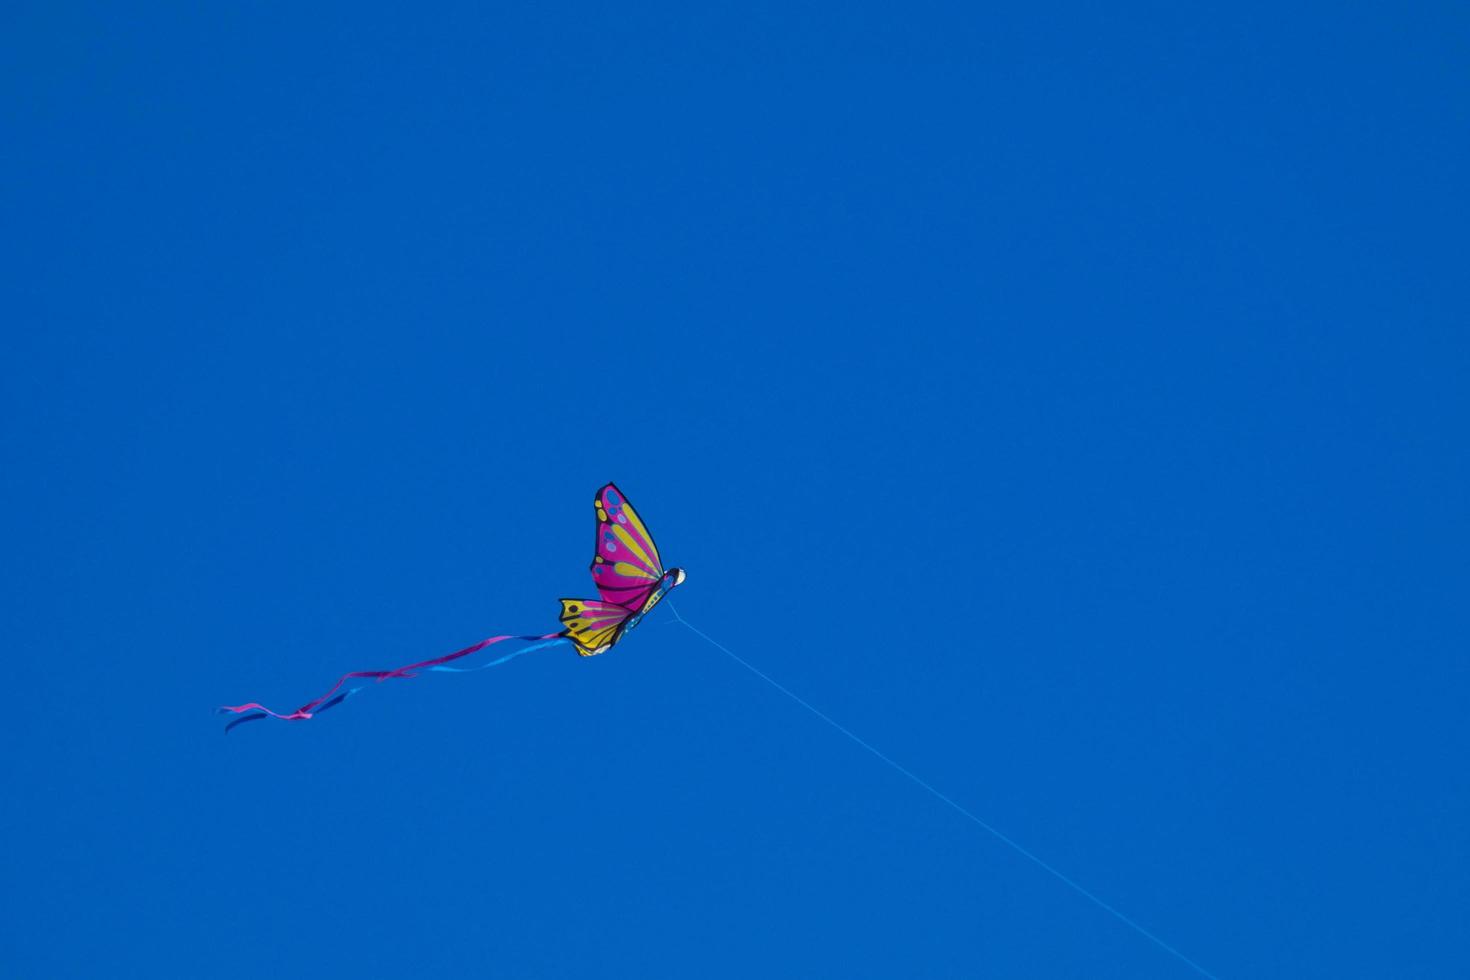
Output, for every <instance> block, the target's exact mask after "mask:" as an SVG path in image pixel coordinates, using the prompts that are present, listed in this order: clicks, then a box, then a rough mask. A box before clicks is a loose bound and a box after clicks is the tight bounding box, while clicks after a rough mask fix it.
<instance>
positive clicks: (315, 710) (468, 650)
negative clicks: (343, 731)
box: [219, 633, 566, 732]
mask: <svg viewBox="0 0 1470 980" xmlns="http://www.w3.org/2000/svg"><path fill="white" fill-rule="evenodd" d="M564 639H566V637H565V634H562V633H547V634H545V635H544V636H492V637H490V638H489V639H487V640H481V641H480V642H479V643H474V644H471V645H470V646H467V647H465V648H464V649H463V650H456V651H454V652H453V653H446V654H444V656H442V657H434V658H433V659H431V660H421V661H419V662H418V663H415V664H407V665H406V666H403V667H395V668H394V669H393V670H354V671H349V672H348V673H346V674H343V675H342V676H341V677H339V678H337V683H335V684H333V685H332V686H331V687H330V688H328V690H327V692H326V693H325V694H323V695H322V696H321V697H319V698H316V699H314V700H311V701H308V702H306V703H305V704H303V705H302V706H301V707H299V708H297V709H296V710H295V711H292V712H289V713H282V712H279V711H272V710H271V709H270V708H267V707H266V706H265V705H263V704H260V703H258V702H255V701H251V702H249V703H248V704H233V705H231V704H226V705H221V706H220V708H219V713H220V714H235V715H242V716H243V717H240V718H236V719H235V720H234V721H232V722H230V723H229V724H228V725H226V726H225V731H227V732H228V731H229V730H230V729H232V728H234V727H235V726H236V725H243V724H245V723H246V722H247V721H260V720H261V719H263V718H279V719H280V720H282V721H306V720H308V719H310V718H313V717H315V716H316V715H319V714H321V713H322V712H323V711H326V710H327V709H328V708H334V707H336V706H337V705H339V704H341V703H342V702H343V701H345V700H346V699H347V698H349V697H351V696H352V695H354V694H356V693H357V692H358V691H360V690H362V688H363V686H364V685H358V686H357V687H350V688H348V689H347V690H345V691H343V690H342V687H343V685H344V684H346V683H347V682H348V681H352V680H371V681H375V682H377V683H382V682H383V681H386V680H390V679H392V678H394V677H416V676H418V672H419V671H421V670H437V671H445V672H447V673H455V674H462V673H469V672H471V671H476V670H484V669H485V668H486V667H494V666H496V665H497V664H503V663H505V662H506V661H507V660H514V659H515V658H516V657H519V656H520V655H521V654H523V653H530V652H531V651H532V650H540V649H541V648H542V647H549V646H552V645H554V644H556V643H558V642H560V641H562V640H564ZM506 640H527V641H538V642H534V643H532V644H531V645H530V646H528V647H522V648H521V649H519V650H516V651H514V652H512V653H508V654H506V655H505V656H503V657H499V658H497V659H495V660H492V661H490V662H489V663H486V664H481V665H480V666H478V667H446V666H444V665H445V664H447V663H449V662H451V661H454V660H458V659H460V658H461V657H468V656H469V655H470V654H472V653H479V652H480V651H481V650H483V649H485V648H486V647H488V646H493V645H494V644H496V643H502V642H504V641H506ZM339 692H340V693H339Z"/></svg>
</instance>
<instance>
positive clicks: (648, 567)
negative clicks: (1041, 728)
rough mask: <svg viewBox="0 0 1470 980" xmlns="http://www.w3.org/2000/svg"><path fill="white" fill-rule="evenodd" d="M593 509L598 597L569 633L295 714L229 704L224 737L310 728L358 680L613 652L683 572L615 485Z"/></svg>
mask: <svg viewBox="0 0 1470 980" xmlns="http://www.w3.org/2000/svg"><path fill="white" fill-rule="evenodd" d="M593 506H594V507H595V508H596V511H597V544H596V547H595V548H594V550H593V555H592V565H591V570H592V581H593V583H594V584H595V585H596V586H597V594H598V598H597V599H562V600H561V622H562V625H563V626H565V627H566V628H565V629H563V630H562V631H561V632H559V633H546V634H544V635H533V636H512V635H503V636H492V637H490V638H488V639H484V640H481V641H480V642H479V643H474V644H471V645H470V646H467V647H465V648H464V649H463V650H456V651H455V652H454V653H446V654H444V655H443V656H441V657H434V658H433V659H430V660H421V661H419V662H418V663H413V664H408V665H406V666H403V667H395V668H394V669H392V670H354V671H350V672H348V673H346V674H343V675H342V676H341V677H339V678H338V679H337V683H335V684H333V685H332V686H331V687H330V688H329V689H328V690H327V692H326V693H325V694H323V695H322V696H321V697H318V698H315V699H313V700H311V701H308V702H306V704H303V705H302V706H301V707H299V708H297V709H296V710H295V711H291V712H278V711H272V710H271V709H270V708H267V707H266V706H265V705H263V704H260V703H258V702H255V701H251V702H249V703H247V704H237V705H223V706H222V707H220V709H219V711H220V713H221V714H234V715H240V716H241V717H239V718H236V719H235V720H234V721H231V722H230V723H229V724H228V725H226V726H225V731H229V730H230V729H231V728H234V727H235V726H236V725H243V724H244V723H246V722H247V721H259V720H261V719H263V718H279V719H280V720H282V721H306V720H308V719H310V718H314V717H316V716H317V715H319V714H321V713H322V712H323V711H326V710H327V709H329V708H334V707H336V706H337V705H339V704H341V703H342V702H343V701H345V700H347V698H349V697H351V696H352V695H353V694H356V693H357V692H358V691H360V690H362V688H363V686H365V685H359V686H357V687H348V688H347V689H346V690H343V686H344V685H346V684H348V683H349V682H350V681H354V680H364V681H374V682H377V683H381V682H383V681H386V680H391V679H393V678H396V677H415V676H417V675H418V674H419V672H421V671H444V672H447V673H468V672H470V671H475V670H484V669H485V668H486V667H495V666H498V665H500V664H503V663H505V662H506V661H509V660H513V659H514V658H516V657H519V656H521V655H522V654H526V653H531V652H532V651H534V650H541V649H544V648H546V647H550V646H557V645H567V644H570V645H571V647H572V648H573V649H574V650H576V651H577V653H578V654H579V655H581V656H583V657H595V656H597V655H598V654H600V653H606V652H607V651H609V650H611V649H612V648H613V647H614V646H616V645H617V643H618V641H619V640H621V639H622V638H623V637H624V636H626V635H627V633H628V631H629V630H631V629H633V628H634V627H635V626H637V625H638V624H639V623H640V622H642V620H643V617H645V616H647V615H648V614H649V613H650V612H652V611H653V608H654V606H657V605H658V603H659V601H660V600H661V599H663V598H664V596H666V595H668V594H669V592H670V591H671V590H672V589H675V588H677V587H678V586H680V585H682V584H683V583H684V570H683V569H682V568H670V569H667V570H665V569H664V566H663V560H662V559H661V558H660V557H659V554H658V548H657V546H656V545H654V543H653V535H652V534H650V533H649V531H648V526H647V525H646V524H644V523H643V519H642V518H640V517H639V516H638V511H636V510H634V509H633V505H632V503H631V502H629V500H628V498H627V497H626V496H624V495H623V492H622V491H621V490H619V489H618V488H617V486H616V485H614V484H612V483H609V484H607V486H605V487H603V488H602V489H601V490H599V491H597V499H596V500H594V501H593ZM510 640H516V641H520V642H522V643H528V644H529V646H522V647H518V648H517V649H515V650H514V651H512V652H511V653H508V654H505V655H504V656H501V657H499V658H497V659H495V660H492V661H490V662H489V663H485V664H481V665H479V666H478V667H450V666H447V665H448V664H449V663H451V662H453V661H455V660H459V659H461V658H463V657H468V656H469V655H471V654H474V653H479V652H480V651H481V650H484V649H485V648H487V647H490V646H494V645H495V644H497V643H504V642H506V641H510Z"/></svg>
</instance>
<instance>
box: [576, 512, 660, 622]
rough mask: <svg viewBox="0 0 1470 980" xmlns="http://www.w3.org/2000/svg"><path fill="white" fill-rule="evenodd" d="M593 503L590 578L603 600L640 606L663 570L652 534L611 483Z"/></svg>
mask: <svg viewBox="0 0 1470 980" xmlns="http://www.w3.org/2000/svg"><path fill="white" fill-rule="evenodd" d="M594 504H595V506H596V509H597V550H596V553H595V554H594V556H593V558H592V580H593V581H594V582H596V583H597V591H598V593H599V594H600V595H601V596H602V598H603V599H604V600H606V601H607V602H613V603H617V604H618V605H620V606H627V607H630V608H634V609H637V608H640V607H641V606H642V605H643V602H644V600H646V599H647V598H648V596H649V594H650V593H651V592H652V591H653V588H654V586H656V585H658V580H659V579H660V578H662V577H663V574H664V566H663V562H662V561H661V560H660V559H659V556H658V548H657V547H656V546H655V545H654V543H653V535H652V534H649V533H648V528H647V526H646V525H644V523H643V520H642V519H641V518H640V517H639V516H638V512H637V511H636V510H634V509H633V505H632V504H631V503H629V502H628V498H627V497H625V496H623V494H622V491H620V490H618V488H617V487H616V486H614V485H613V484H611V483H609V484H608V485H607V486H605V487H603V488H602V489H601V490H599V491H598V492H597V499H596V500H595V501H594Z"/></svg>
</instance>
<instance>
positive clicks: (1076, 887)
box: [665, 600, 1218, 980]
mask: <svg viewBox="0 0 1470 980" xmlns="http://www.w3.org/2000/svg"><path fill="white" fill-rule="evenodd" d="M665 602H667V603H668V607H669V610H670V611H671V612H673V614H674V619H675V620H677V621H678V622H680V623H682V624H684V626H685V627H687V628H688V629H689V630H690V631H691V632H692V633H694V635H695V636H698V637H699V638H700V639H702V640H704V641H705V642H706V643H708V644H709V645H710V646H712V647H714V648H715V649H716V650H719V651H720V652H721V653H724V654H725V655H726V656H727V657H729V658H730V659H731V660H734V661H735V662H736V663H738V664H739V665H740V666H742V667H744V668H745V669H746V670H748V671H750V672H751V673H752V674H754V675H755V676H757V677H759V678H760V679H761V680H763V681H765V682H766V683H767V684H769V685H771V686H772V687H774V688H775V689H776V690H778V691H780V692H781V693H782V694H784V695H786V696H787V697H788V698H790V699H791V700H793V701H795V702H796V703H797V704H799V705H801V706H802V707H803V708H805V709H806V710H808V711H810V712H811V713H812V714H814V715H816V716H817V717H818V718H820V719H822V720H823V721H825V722H826V723H827V724H829V725H831V726H832V727H833V728H835V729H837V730H838V731H839V732H841V733H842V734H844V735H846V736H847V737H848V738H850V739H852V740H853V741H854V742H856V743H857V744H858V745H860V746H862V747H863V748H865V749H867V750H868V751H869V752H871V753H872V754H873V755H875V756H877V757H878V758H879V759H881V760H883V761H884V762H886V763H888V765H889V766H891V767H892V768H893V769H896V770H897V771H898V772H900V773H902V774H903V775H905V776H907V777H908V778H909V779H910V780H912V781H913V782H914V783H916V784H918V785H919V786H920V787H922V788H923V789H925V790H928V791H929V793H930V794H931V795H933V796H934V797H936V798H937V799H939V800H940V801H941V802H943V803H946V804H948V805H949V806H950V807H951V808H953V809H954V810H956V811H957V812H959V813H960V814H961V815H963V816H964V817H966V818H968V819H969V820H970V821H971V822H972V823H975V824H977V825H978V826H979V827H980V828H981V829H983V830H985V831H986V832H987V833H989V834H990V835H991V836H993V837H994V838H996V839H997V840H999V841H1000V842H1001V843H1002V844H1004V845H1006V846H1007V847H1009V848H1010V849H1011V850H1013V851H1015V852H1016V853H1017V854H1019V855H1021V856H1022V857H1024V858H1025V859H1026V860H1028V861H1030V862H1031V863H1032V864H1035V865H1036V866H1037V867H1039V868H1041V869H1042V870H1043V871H1045V872H1047V873H1048V874H1050V875H1051V876H1052V877H1054V878H1056V879H1057V880H1058V881H1061V882H1062V883H1063V884H1065V885H1066V886H1067V887H1069V888H1071V889H1072V890H1073V891H1075V892H1077V894H1079V895H1081V896H1082V897H1083V898H1086V899H1087V900H1088V901H1090V902H1092V903H1093V904H1094V905H1096V906H1097V907H1098V908H1100V909H1102V910H1103V911H1105V912H1107V913H1108V914H1110V915H1112V916H1113V917H1114V918H1115V919H1117V920H1118V921H1119V922H1122V923H1123V924H1124V925H1126V926H1128V927H1129V928H1131V929H1133V930H1134V931H1135V932H1137V933H1138V934H1139V935H1141V936H1143V937H1144V938H1145V939H1148V940H1150V941H1152V942H1153V943H1155V944H1156V945H1157V946H1159V948H1161V949H1163V950H1164V951H1165V952H1168V953H1171V954H1173V955H1174V956H1175V957H1177V958H1178V959H1179V960H1180V961H1182V962H1183V963H1185V964H1187V965H1188V966H1189V967H1191V968H1192V969H1194V970H1195V971H1196V972H1197V973H1199V974H1200V975H1201V976H1204V977H1209V978H1210V980H1218V978H1217V977H1216V976H1215V975H1214V974H1213V973H1211V972H1209V971H1208V970H1206V969H1205V968H1204V967H1202V966H1200V965H1199V964H1198V963H1196V962H1195V961H1194V960H1192V959H1190V958H1189V957H1188V956H1185V955H1184V954H1183V953H1181V952H1180V951H1179V950H1177V949H1175V948H1174V947H1173V946H1170V945H1169V944H1168V943H1166V942H1164V941H1163V940H1162V939H1160V938H1159V937H1158V936H1156V935H1154V934H1153V933H1151V932H1149V931H1148V930H1147V929H1145V928H1144V927H1143V926H1141V925H1139V924H1138V923H1137V922H1135V921H1134V920H1133V919H1130V918H1129V917H1128V916H1126V915H1124V914H1123V913H1122V912H1120V911H1118V910H1117V909H1115V908H1114V907H1113V906H1111V905H1109V904H1108V903H1107V902H1105V901H1103V900H1102V899H1101V898H1099V897H1097V896H1096V895H1094V894H1093V893H1092V892H1090V891H1088V890H1087V889H1086V888H1084V887H1082V886H1081V885H1080V884H1078V883H1077V882H1076V881H1074V880H1073V879H1071V878H1069V877H1068V876H1067V875H1065V874H1063V873H1062V872H1061V871H1058V870H1057V869H1056V868H1054V867H1052V866H1051V865H1050V864H1047V863H1046V862H1045V861H1043V860H1042V859H1041V858H1039V857H1037V856H1036V855H1035V854H1033V853H1031V852H1030V851H1028V850H1027V849H1026V848H1024V847H1022V846H1021V845H1020V844H1018V843H1016V842H1015V841H1013V840H1011V839H1010V838H1009V837H1007V836H1006V835H1005V834H1003V833H1001V832H1000V831H999V830H997V829H995V828H994V827H992V826H991V825H990V824H988V823H986V822H985V821H984V820H981V819H980V818H979V817H977V816H975V814H973V813H971V812H970V811H969V810H967V809H965V808H964V807H963V806H961V805H960V804H958V803H956V802H955V801H954V800H952V799H950V798H949V797H948V796H945V795H944V794H943V793H941V792H940V791H939V790H937V789H935V788H934V787H933V786H931V785H929V784H928V783H926V782H924V780H922V779H920V778H919V777H918V776H916V775H914V774H913V773H912V772H910V771H909V770H908V769H905V768H904V767H903V766H901V765H899V764H898V763H897V762H894V761H893V760H892V759H890V758H889V757H888V756H886V755H884V754H883V753H882V752H879V751H878V750H877V749H875V748H874V747H873V746H871V745H869V744H868V743H867V742H865V741H863V740H862V739H861V738H859V737H858V736H857V735H856V734H854V733H853V732H852V731H850V730H848V729H847V728H844V727H843V726H842V725H840V724H838V723H837V722H836V721H834V720H833V719H831V718H829V717H828V716H827V715H826V714H824V713H823V712H821V711H820V710H818V709H817V708H816V707H815V706H813V705H812V704H810V703H809V702H807V701H806V700H804V699H803V698H801V697H800V696H798V695H797V694H796V693H795V692H793V691H791V690H789V689H787V688H786V687H784V686H783V685H781V684H780V683H778V682H777V681H776V680H775V679H773V678H772V677H770V676H768V675H767V674H765V673H764V672H763V671H761V670H760V669H759V668H757V667H756V666H755V665H754V664H751V663H749V662H748V661H746V660H744V659H743V658H741V657H739V656H738V655H736V653H735V652H734V651H733V650H731V649H730V648H729V647H727V646H725V645H724V644H723V643H720V642H719V641H718V640H715V639H714V638H712V637H711V636H710V635H709V634H707V633H705V632H704V631H703V630H701V629H700V628H699V627H697V626H695V625H693V624H692V623H690V622H689V621H688V620H687V619H685V618H684V617H683V616H680V615H679V609H678V607H677V606H675V605H674V604H673V602H672V601H669V600H665Z"/></svg>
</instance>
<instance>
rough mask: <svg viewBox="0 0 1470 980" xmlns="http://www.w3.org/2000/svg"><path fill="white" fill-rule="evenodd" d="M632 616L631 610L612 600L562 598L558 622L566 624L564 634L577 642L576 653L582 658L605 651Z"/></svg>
mask: <svg viewBox="0 0 1470 980" xmlns="http://www.w3.org/2000/svg"><path fill="white" fill-rule="evenodd" d="M632 615H633V610H631V609H629V608H628V607H627V606H620V605H618V604H617V603H615V602H598V601H597V600H596V599H563V600H562V601H561V621H562V625H564V626H566V633H565V634H564V635H566V636H568V637H570V638H571V640H572V642H573V643H575V644H576V645H577V652H578V653H580V654H581V655H582V656H584V657H592V656H596V655H597V654H599V653H606V652H607V651H608V650H609V649H611V648H612V645H613V644H614V643H616V642H618V639H619V638H620V637H621V636H622V632H623V626H624V624H626V623H627V622H628V619H629V617H631V616H632Z"/></svg>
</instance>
